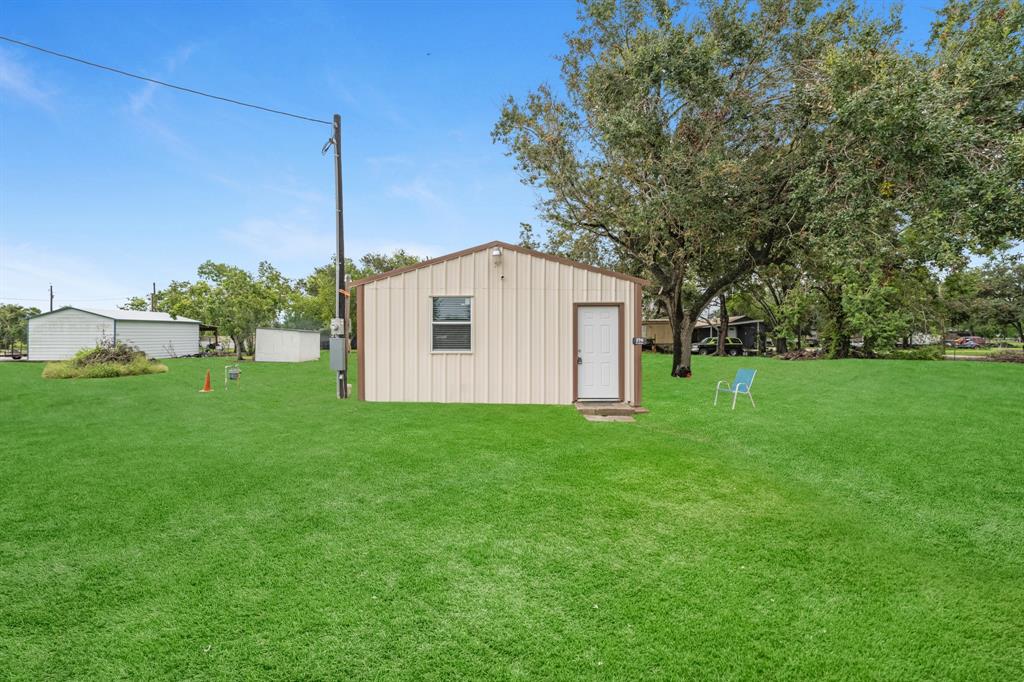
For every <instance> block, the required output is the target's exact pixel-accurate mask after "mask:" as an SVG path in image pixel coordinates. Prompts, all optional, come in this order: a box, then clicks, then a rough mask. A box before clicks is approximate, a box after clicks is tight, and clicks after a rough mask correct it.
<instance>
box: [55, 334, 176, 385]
mask: <svg viewBox="0 0 1024 682" xmlns="http://www.w3.org/2000/svg"><path fill="white" fill-rule="evenodd" d="M166 371H167V365H163V364H161V363H159V362H154V361H151V360H148V359H146V354H145V353H143V352H142V351H140V350H139V349H138V348H135V347H134V346H130V345H128V344H126V343H121V342H120V341H113V340H107V339H106V338H104V339H102V340H101V341H100V342H99V343H98V344H96V347H95V348H86V349H83V350H80V351H78V352H77V353H75V356H74V357H73V358H71V359H70V360H65V361H63V362H48V363H47V364H46V367H44V368H43V378H44V379H107V378H110V377H128V376H138V375H140V374H160V373H163V372H166Z"/></svg>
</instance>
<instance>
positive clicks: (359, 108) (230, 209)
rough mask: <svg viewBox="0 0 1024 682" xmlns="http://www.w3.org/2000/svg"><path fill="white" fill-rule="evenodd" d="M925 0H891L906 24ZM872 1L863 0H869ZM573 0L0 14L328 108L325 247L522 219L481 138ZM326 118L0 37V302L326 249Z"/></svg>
mask: <svg viewBox="0 0 1024 682" xmlns="http://www.w3.org/2000/svg"><path fill="white" fill-rule="evenodd" d="M940 4H941V3H940V2H939V0H935V1H934V2H908V3H906V8H905V10H904V21H905V23H906V24H907V37H908V39H910V40H912V41H914V42H917V43H918V44H920V43H921V42H922V41H923V40H924V38H925V37H926V35H927V31H928V25H929V22H930V21H931V19H932V12H933V11H934V9H935V8H937V7H938V6H939V5H940ZM890 5H891V3H876V4H874V5H873V6H874V7H875V8H876V9H879V10H880V9H884V8H887V7H888V6H890ZM575 23H576V6H575V4H574V3H573V2H569V1H566V2H494V3H473V2H379V3H376V2H344V3H317V2H309V3H295V4H285V3H255V4H248V3H246V4H243V3H217V4H213V3H211V4H200V3H181V4H177V3H162V4H158V3H150V2H144V3H139V2H130V3H121V2H107V3H87V2H70V3H62V2H60V3H58V2H30V3H18V2H15V3H10V2H8V3H5V4H4V6H3V9H2V10H0V33H2V34H5V35H8V36H11V37H14V38H17V39H20V40H25V41H27V42H31V43H35V44H38V45H41V46H44V47H48V48H51V49H55V50H58V51H61V52H65V53H69V54H73V55H76V56H80V57H83V58H85V59H89V60H92V61H96V62H100V63H104V64H109V65H111V66H115V67H119V68H122V69H125V70H128V71H134V72H137V73H142V74H145V75H147V76H151V77H153V78H158V79H163V80H167V81H170V82H173V83H180V84H182V85H187V86H190V87H194V88H198V89H202V90H207V91H211V92H214V93H217V94H220V95H224V96H227V97H232V98H237V99H241V100H245V101H252V102H255V103H259V104H263V105H265V106H269V107H273V108H280V109H285V110H289V111H294V112H296V113H300V114H304V115H308V116H312V117H315V118H324V119H329V118H330V117H331V115H332V114H333V113H334V112H338V113H340V114H341V115H342V119H343V128H344V140H343V149H344V161H345V169H344V179H345V220H346V236H347V240H346V243H347V247H346V248H347V255H349V256H359V255H361V254H363V253H365V252H367V251H381V250H393V249H395V248H399V247H401V248H405V249H406V250H408V251H411V252H413V253H416V254H418V255H421V256H435V255H440V254H443V253H446V252H449V251H454V250H458V249H461V248H465V247H466V246H470V245H473V244H476V243H480V242H485V241H488V240H490V239H504V240H509V241H514V240H515V239H516V238H517V237H518V234H519V223H520V222H532V223H535V224H536V223H537V222H538V221H537V219H536V217H535V212H534V209H533V205H534V202H535V195H534V193H533V191H532V190H530V189H529V188H526V187H524V186H523V185H521V184H520V183H519V180H518V177H517V175H516V174H515V172H514V171H513V168H512V161H511V160H510V159H508V158H506V157H505V156H504V154H503V150H502V148H501V147H498V146H495V145H493V144H492V143H491V139H490V130H491V128H492V126H493V125H494V122H495V120H496V118H497V115H498V111H499V109H500V107H501V104H502V102H503V101H504V99H505V97H507V96H508V95H510V94H512V95H516V96H520V95H523V94H525V93H526V92H528V91H529V90H530V89H532V88H534V87H536V86H537V85H538V84H540V83H542V82H545V81H548V82H554V81H557V79H558V67H557V64H556V62H555V61H554V59H553V58H554V56H555V55H557V54H559V53H561V52H562V50H563V46H564V41H563V35H564V34H565V33H566V32H568V31H571V30H572V29H573V27H574V26H575ZM329 134H330V128H329V127H327V126H320V125H315V124H311V123H306V122H302V121H295V120H292V119H286V118H282V117H278V116H273V115H270V114H264V113H260V112H255V111H252V110H248V109H242V108H239V107H235V106H231V105H227V104H223V103H219V102H215V101H212V100H208V99H205V98H199V97H194V96H191V95H185V94H181V93H178V92H175V91H172V90H167V89H164V88H158V87H156V86H152V85H148V84H145V83H143V82H140V81H135V80H130V79H126V78H123V77H120V76H115V75H112V74H108V73H106V72H102V71H99V70H95V69H91V68H88V67H85V66H81V65H77V64H74V63H70V62H67V61H64V60H60V59H56V58H53V57H50V56H47V55H43V54H40V53H37V52H34V51H30V50H26V49H24V48H20V47H17V46H13V45H8V44H0V301H3V302H19V303H22V304H24V305H37V306H39V307H45V305H46V304H47V302H46V300H45V297H46V290H47V286H48V285H49V284H50V283H52V284H53V286H54V291H55V295H56V305H58V306H59V305H69V304H78V305H92V306H94V307H113V306H114V305H115V304H117V303H119V302H121V301H123V300H124V299H125V298H126V297H128V296H130V295H133V294H145V293H146V292H148V291H149V288H150V285H151V282H153V281H156V282H157V286H160V287H162V286H164V285H166V284H167V282H168V281H170V280H172V279H192V278H194V277H195V269H196V266H197V265H198V264H199V263H201V262H202V261H204V260H207V259H212V260H217V261H226V262H230V263H233V264H237V265H241V266H244V267H249V268H251V267H254V266H255V265H256V263H258V262H259V261H260V260H269V261H271V262H272V263H273V264H274V265H276V266H277V267H278V268H279V269H280V270H281V271H282V272H284V274H285V275H287V276H290V277H300V276H303V275H305V274H307V273H308V272H309V271H310V270H311V269H312V268H313V267H314V266H315V265H318V264H322V263H326V262H327V261H328V260H329V259H330V257H331V254H332V253H333V252H334V222H333V221H334V197H333V188H334V185H333V175H332V165H331V160H330V158H329V157H326V158H325V157H322V156H321V155H320V148H321V146H322V144H323V143H324V141H325V140H326V139H327V137H328V136H329Z"/></svg>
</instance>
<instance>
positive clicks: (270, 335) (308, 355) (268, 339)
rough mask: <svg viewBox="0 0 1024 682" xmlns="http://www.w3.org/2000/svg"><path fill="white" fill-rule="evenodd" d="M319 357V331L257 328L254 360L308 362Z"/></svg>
mask: <svg viewBox="0 0 1024 682" xmlns="http://www.w3.org/2000/svg"><path fill="white" fill-rule="evenodd" d="M319 359H320V332H313V331H302V330H298V329H257V330H256V362H308V361H310V360H319Z"/></svg>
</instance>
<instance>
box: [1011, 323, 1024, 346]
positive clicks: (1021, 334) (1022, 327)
mask: <svg viewBox="0 0 1024 682" xmlns="http://www.w3.org/2000/svg"><path fill="white" fill-rule="evenodd" d="M1013 327H1014V329H1016V330H1017V340H1018V341H1020V342H1021V343H1024V323H1021V322H1020V321H1017V322H1014V323H1013Z"/></svg>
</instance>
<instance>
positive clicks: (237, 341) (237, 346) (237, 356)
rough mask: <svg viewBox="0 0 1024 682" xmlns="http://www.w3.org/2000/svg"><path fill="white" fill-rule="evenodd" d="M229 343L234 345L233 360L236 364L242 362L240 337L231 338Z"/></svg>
mask: <svg viewBox="0 0 1024 682" xmlns="http://www.w3.org/2000/svg"><path fill="white" fill-rule="evenodd" d="M231 342H232V343H233V344H235V360H237V361H238V362H241V361H242V337H241V336H232V337H231Z"/></svg>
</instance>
